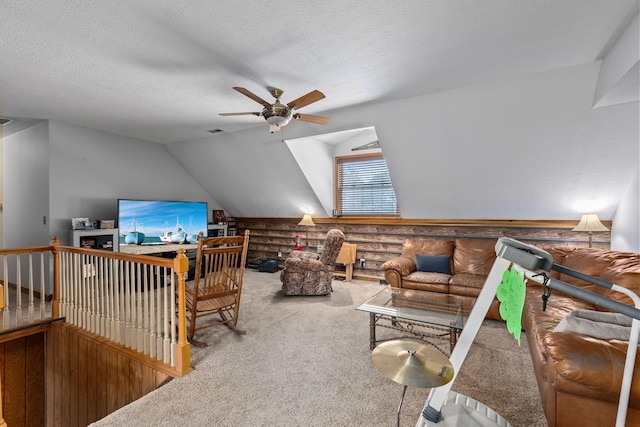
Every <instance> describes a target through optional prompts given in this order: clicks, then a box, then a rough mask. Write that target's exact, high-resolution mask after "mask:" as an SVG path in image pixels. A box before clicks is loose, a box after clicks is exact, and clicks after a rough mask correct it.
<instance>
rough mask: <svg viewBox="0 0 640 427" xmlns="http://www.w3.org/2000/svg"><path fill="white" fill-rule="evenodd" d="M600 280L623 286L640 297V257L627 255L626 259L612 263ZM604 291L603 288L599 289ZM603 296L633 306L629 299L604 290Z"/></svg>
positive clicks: (615, 292)
mask: <svg viewBox="0 0 640 427" xmlns="http://www.w3.org/2000/svg"><path fill="white" fill-rule="evenodd" d="M600 278H601V279H602V280H606V281H607V282H611V283H614V284H616V285H620V286H624V287H625V288H627V289H629V290H631V291H633V292H635V293H636V294H638V295H640V255H638V254H629V257H628V258H626V259H625V258H623V259H617V260H615V261H613V262H612V263H611V264H609V266H608V267H607V268H605V270H604V271H603V272H602V274H601V275H600ZM601 289H604V288H601ZM603 294H604V296H606V297H607V298H611V299H613V300H616V301H618V302H621V303H623V304H628V305H633V302H632V301H631V298H629V297H628V296H626V295H624V294H622V293H620V292H617V291H613V290H611V289H606V290H605V291H604V292H603Z"/></svg>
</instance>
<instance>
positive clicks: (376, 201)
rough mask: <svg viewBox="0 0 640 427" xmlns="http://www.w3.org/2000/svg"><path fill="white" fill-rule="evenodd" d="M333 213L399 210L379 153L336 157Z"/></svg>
mask: <svg viewBox="0 0 640 427" xmlns="http://www.w3.org/2000/svg"><path fill="white" fill-rule="evenodd" d="M336 175H337V176H336V184H337V191H336V208H337V210H338V212H337V215H376V216H380V215H393V216H398V215H399V214H400V212H399V210H398V203H397V201H396V193H395V192H394V191H393V185H391V177H390V176H389V171H388V169H387V163H386V162H385V161H384V157H382V154H381V153H375V154H365V155H358V156H344V157H336Z"/></svg>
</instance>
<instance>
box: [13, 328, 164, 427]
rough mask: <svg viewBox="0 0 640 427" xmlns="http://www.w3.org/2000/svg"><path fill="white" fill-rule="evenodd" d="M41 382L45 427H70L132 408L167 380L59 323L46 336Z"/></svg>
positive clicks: (82, 424)
mask: <svg viewBox="0 0 640 427" xmlns="http://www.w3.org/2000/svg"><path fill="white" fill-rule="evenodd" d="M46 378H47V384H46V401H47V406H46V425H47V426H52V427H53V426H68V427H75V426H86V425H87V424H89V423H91V422H93V421H96V420H99V419H100V418H103V417H104V416H106V415H108V414H110V413H111V412H113V411H115V410H117V409H119V408H121V407H123V406H125V405H127V404H129V403H131V402H133V401H134V400H136V399H138V398H140V397H142V396H144V395H145V394H147V393H149V392H150V391H153V390H154V389H156V388H157V387H159V386H160V385H162V384H163V383H164V382H165V381H167V380H168V379H169V376H168V375H166V374H163V373H161V372H159V371H156V370H154V369H152V368H150V367H148V366H145V365H143V364H142V363H140V362H137V361H135V360H132V359H131V358H129V357H127V356H126V355H123V354H122V353H121V352H119V351H117V350H116V349H114V348H112V347H110V346H108V345H105V344H104V343H102V342H100V340H99V339H96V338H95V337H93V336H89V335H88V334H87V333H85V332H83V331H81V330H79V329H78V328H75V327H73V326H70V325H68V324H67V323H64V322H61V323H59V324H54V325H52V327H51V330H50V331H49V332H48V334H47V362H46ZM10 425H11V424H10ZM40 425H42V424H40Z"/></svg>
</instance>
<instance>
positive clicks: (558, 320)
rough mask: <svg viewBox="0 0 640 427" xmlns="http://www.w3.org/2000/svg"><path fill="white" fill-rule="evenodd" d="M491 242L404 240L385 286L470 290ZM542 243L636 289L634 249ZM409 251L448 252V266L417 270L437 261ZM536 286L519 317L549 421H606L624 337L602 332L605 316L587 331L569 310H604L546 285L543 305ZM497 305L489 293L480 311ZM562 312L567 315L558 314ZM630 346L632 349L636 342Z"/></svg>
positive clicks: (636, 398)
mask: <svg viewBox="0 0 640 427" xmlns="http://www.w3.org/2000/svg"><path fill="white" fill-rule="evenodd" d="M495 243H496V240H493V239H456V240H438V239H430V240H407V241H406V242H405V243H404V248H403V252H402V255H401V256H400V257H397V258H393V259H391V260H389V261H387V262H386V263H384V264H383V265H382V267H381V268H382V270H383V271H384V274H385V279H386V280H387V281H388V282H389V284H390V285H391V286H396V287H404V288H411V289H422V290H429V291H433V292H446V293H451V294H456V295H467V296H477V295H478V294H479V292H480V289H481V288H482V286H483V285H484V282H485V280H486V277H487V275H488V273H489V271H490V269H491V266H492V265H493V262H494V260H495ZM543 249H544V250H546V251H547V252H549V253H550V254H551V255H552V256H553V257H554V262H555V263H556V264H559V265H563V266H565V267H568V268H570V269H572V270H576V271H579V272H582V273H585V274H588V275H590V276H595V277H599V278H601V279H603V280H606V281H608V282H612V283H615V284H617V285H621V286H624V287H626V288H629V289H631V290H633V291H634V292H636V293H638V294H640V255H639V254H636V253H631V252H620V251H612V250H605V249H598V248H573V247H567V246H554V247H543ZM417 255H426V256H430V257H433V258H427V260H428V261H433V260H436V261H442V260H443V258H440V257H442V256H444V257H446V256H448V257H449V260H450V263H449V269H450V270H449V272H442V271H439V272H434V271H418V266H417V264H418V263H419V262H418V261H419V259H420V258H422V261H423V262H422V263H423V264H426V268H422V269H423V270H429V269H431V270H435V269H438V268H440V267H441V265H440V266H438V265H436V267H435V268H433V266H432V265H431V266H430V265H429V263H428V262H426V263H425V262H424V259H425V258H424V257H421V256H417ZM445 259H446V258H445ZM423 267H424V265H423ZM440 270H442V269H441V268H440ZM548 275H549V276H550V277H552V278H556V279H559V280H562V281H563V282H567V283H570V284H572V285H575V286H581V287H585V288H586V289H588V290H590V291H594V292H597V293H600V294H603V295H605V296H607V297H609V298H612V299H616V300H618V301H620V302H623V303H625V304H629V305H632V304H631V300H630V299H629V298H628V297H626V296H623V295H622V294H620V293H618V292H613V291H611V290H606V289H605V288H602V287H599V286H596V285H592V284H588V283H587V282H584V281H581V280H579V279H575V278H573V277H571V276H569V275H566V274H558V273H557V272H551V273H548ZM543 290H544V289H543V287H542V286H541V285H539V284H536V283H535V282H532V281H528V283H527V294H526V299H525V305H524V310H523V319H522V322H523V323H522V325H523V329H524V330H525V333H526V336H527V342H528V345H529V348H530V351H531V360H532V362H533V369H534V372H535V376H536V380H537V383H538V389H539V391H540V396H541V399H542V405H543V408H544V412H545V416H546V418H547V421H548V423H549V427H573V426H580V427H591V426H593V427H603V426H613V425H614V424H615V419H616V412H617V408H618V399H619V396H620V386H621V382H622V373H623V366H624V362H625V357H626V352H627V348H628V341H625V340H624V339H619V338H610V337H608V336H607V335H606V334H607V332H606V331H607V326H608V325H609V324H603V323H600V322H597V323H596V328H595V329H597V330H598V333H597V334H594V333H593V332H590V330H589V327H587V328H584V327H578V328H576V326H575V323H574V322H573V320H575V319H574V317H573V315H574V314H575V313H576V312H575V311H574V310H585V312H586V313H595V314H598V313H602V312H604V311H606V310H604V309H601V308H599V307H597V306H595V305H593V304H591V303H588V302H586V301H583V300H580V299H577V298H574V297H571V296H569V295H566V294H563V293H560V292H559V291H552V293H551V296H550V298H549V300H548V302H547V306H546V310H543V309H542V294H543ZM498 309H499V302H498V301H497V300H494V303H493V305H492V308H491V310H490V311H489V313H487V317H489V318H493V319H500V317H499V311H498ZM625 317H626V316H625ZM565 318H570V319H569V320H572V322H571V323H567V320H565V321H564V322H563V319H565ZM627 319H628V318H627ZM566 325H573V326H566ZM603 330H604V332H603ZM590 334H591V335H590ZM603 334H604V335H603ZM593 335H596V336H593ZM612 336H613V335H612ZM638 350H639V351H638V354H640V348H639V349H638ZM636 360H637V361H638V362H637V363H636V367H635V371H634V376H633V381H632V386H631V393H630V399H629V408H628V413H627V421H626V426H627V427H632V426H633V427H637V426H640V356H638V357H637V358H636Z"/></svg>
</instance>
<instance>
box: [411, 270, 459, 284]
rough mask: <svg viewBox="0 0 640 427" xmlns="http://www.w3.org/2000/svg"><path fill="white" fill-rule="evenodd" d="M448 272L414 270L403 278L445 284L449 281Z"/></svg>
mask: <svg viewBox="0 0 640 427" xmlns="http://www.w3.org/2000/svg"><path fill="white" fill-rule="evenodd" d="M450 277H451V275H450V274H444V273H434V272H428V271H414V272H413V273H411V274H409V275H408V276H407V277H406V278H405V279H406V280H409V281H411V282H422V283H434V284H438V285H447V284H448V283H449V278H450Z"/></svg>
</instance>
